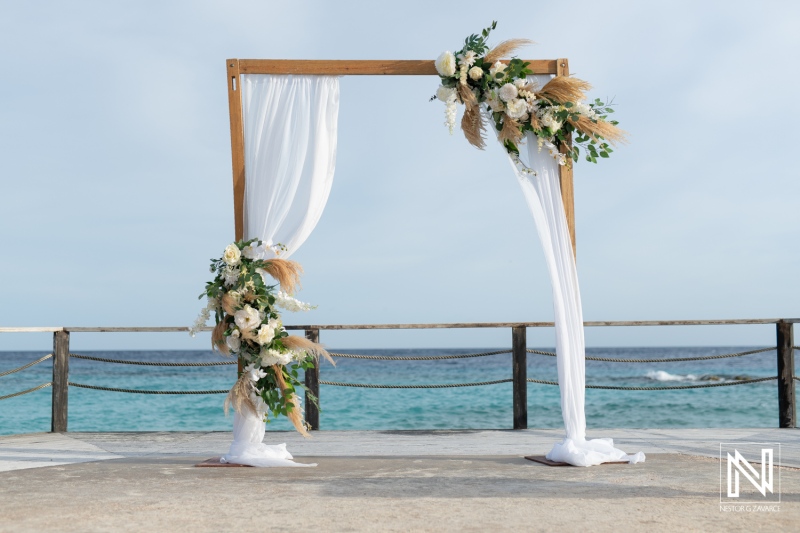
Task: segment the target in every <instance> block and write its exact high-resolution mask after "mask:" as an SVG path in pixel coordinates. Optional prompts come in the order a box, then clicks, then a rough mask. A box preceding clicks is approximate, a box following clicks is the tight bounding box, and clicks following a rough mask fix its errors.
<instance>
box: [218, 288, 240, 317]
mask: <svg viewBox="0 0 800 533" xmlns="http://www.w3.org/2000/svg"><path fill="white" fill-rule="evenodd" d="M220 303H221V304H222V310H223V311H225V312H226V313H228V314H229V315H231V316H232V315H233V314H234V313H235V312H236V300H235V299H234V297H233V296H231V295H230V293H228V292H226V293H225V294H224V295H223V296H222V299H221V300H220Z"/></svg>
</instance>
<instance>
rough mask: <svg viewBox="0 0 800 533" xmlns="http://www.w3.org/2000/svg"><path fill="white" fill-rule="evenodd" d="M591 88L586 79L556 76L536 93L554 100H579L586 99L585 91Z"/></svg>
mask: <svg viewBox="0 0 800 533" xmlns="http://www.w3.org/2000/svg"><path fill="white" fill-rule="evenodd" d="M591 88H592V86H591V85H590V84H589V82H587V81H583V80H579V79H578V78H570V77H569V76H556V77H555V78H553V79H551V80H550V81H548V82H547V84H546V85H545V86H544V87H542V88H541V89H540V90H539V91H538V92H537V93H536V94H537V95H539V96H543V97H545V98H547V99H548V100H553V101H556V102H580V101H582V100H585V99H586V91H588V90H589V89H591Z"/></svg>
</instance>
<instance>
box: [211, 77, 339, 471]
mask: <svg viewBox="0 0 800 533" xmlns="http://www.w3.org/2000/svg"><path fill="white" fill-rule="evenodd" d="M241 90H242V115H243V116H242V118H243V127H244V160H245V201H244V238H245V239H252V238H256V237H258V238H260V239H261V240H262V241H264V242H266V243H269V244H278V243H281V244H283V245H284V246H286V250H285V251H284V252H282V253H281V257H282V258H287V257H289V256H290V255H291V254H292V253H293V252H295V251H296V250H297V249H298V248H299V247H300V245H302V244H303V243H304V242H305V240H306V239H307V238H308V236H309V235H310V234H311V231H312V230H313V229H314V227H315V226H316V225H317V222H318V221H319V219H320V217H321V216H322V211H323V210H324V209H325V204H326V203H327V201H328V195H329V194H330V190H331V184H332V183H333V171H334V167H335V165H336V139H337V121H338V118H339V79H338V78H337V77H332V76H293V75H288V76H272V75H266V74H244V75H242V79H241ZM265 433H266V428H265V426H264V421H263V416H257V415H254V414H252V413H249V412H246V411H245V412H243V413H235V414H234V418H233V443H232V444H231V447H230V450H229V452H228V454H227V455H225V456H223V457H222V461H223V462H227V463H236V464H246V465H252V466H315V465H304V464H299V463H295V462H293V461H292V456H291V454H289V452H288V451H287V450H286V445H285V444H280V445H277V446H269V445H266V444H264V443H263V442H262V441H263V440H264V435H265Z"/></svg>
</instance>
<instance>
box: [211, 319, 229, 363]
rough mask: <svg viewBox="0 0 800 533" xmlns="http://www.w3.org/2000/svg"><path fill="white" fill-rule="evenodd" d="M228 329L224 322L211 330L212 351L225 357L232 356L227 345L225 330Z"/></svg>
mask: <svg viewBox="0 0 800 533" xmlns="http://www.w3.org/2000/svg"><path fill="white" fill-rule="evenodd" d="M226 329H228V324H227V322H225V321H224V320H223V321H222V322H220V323H219V324H217V325H216V326H214V329H213V330H211V349H212V350H214V351H217V352H219V353H221V354H223V355H230V354H231V351H230V350H229V349H228V345H227V344H226V343H225V335H224V333H225V330H226Z"/></svg>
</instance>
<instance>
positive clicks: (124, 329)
mask: <svg viewBox="0 0 800 533" xmlns="http://www.w3.org/2000/svg"><path fill="white" fill-rule="evenodd" d="M779 322H786V323H792V324H797V323H800V318H742V319H720V320H599V321H598V320H595V321H587V322H584V323H583V325H584V326H586V327H602V326H734V325H763V324H777V323H779ZM514 327H527V328H551V327H553V323H552V322H455V323H446V324H304V325H293V326H286V329H291V330H301V329H320V330H345V329H348V330H354V329H468V328H514ZM211 330H212V328H210V327H204V328H201V329H200V330H199V331H211ZM55 331H68V332H72V333H182V332H187V331H189V328H188V327H186V326H156V327H148V326H76V327H69V326H65V327H63V328H62V327H0V333H23V332H27V333H34V332H55Z"/></svg>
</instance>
